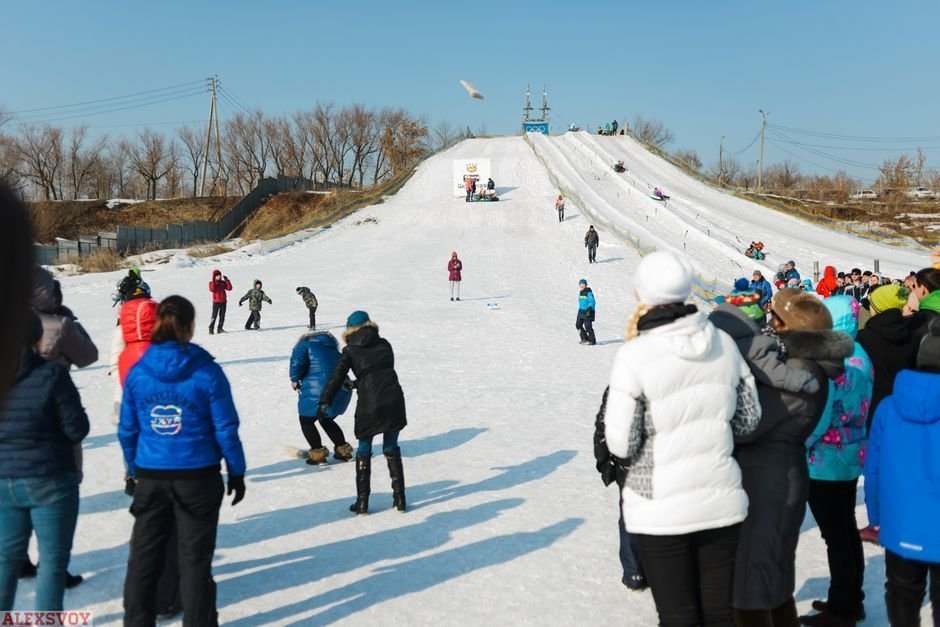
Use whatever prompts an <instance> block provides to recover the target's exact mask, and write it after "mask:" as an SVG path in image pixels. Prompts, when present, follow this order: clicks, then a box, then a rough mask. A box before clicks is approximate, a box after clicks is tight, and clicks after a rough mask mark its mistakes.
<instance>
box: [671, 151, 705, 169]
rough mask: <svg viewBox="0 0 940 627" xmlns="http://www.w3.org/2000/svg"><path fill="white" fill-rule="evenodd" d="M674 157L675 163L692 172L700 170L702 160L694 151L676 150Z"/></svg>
mask: <svg viewBox="0 0 940 627" xmlns="http://www.w3.org/2000/svg"><path fill="white" fill-rule="evenodd" d="M674 156H675V158H676V161H678V162H679V163H681V164H682V165H684V166H685V167H687V168H688V169H690V170H692V171H693V172H698V171H699V170H700V169H701V168H702V160H701V159H699V156H698V153H697V152H695V151H694V150H677V151H676V154H675V155H674Z"/></svg>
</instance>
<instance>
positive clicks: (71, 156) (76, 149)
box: [68, 125, 108, 199]
mask: <svg viewBox="0 0 940 627" xmlns="http://www.w3.org/2000/svg"><path fill="white" fill-rule="evenodd" d="M87 137H88V126H87V125H82V126H77V127H75V128H73V129H72V133H71V135H70V137H69V146H68V172H69V183H70V185H71V187H72V198H73V199H77V198H78V197H79V196H80V195H81V194H82V192H83V191H84V190H85V185H86V184H87V182H88V180H89V179H90V178H91V176H92V175H93V173H94V172H95V170H96V169H97V168H98V166H99V164H100V161H101V155H102V153H104V149H105V146H107V144H108V138H107V136H101V137H99V138H98V139H96V140H92V141H91V142H90V144H89V145H87V146H86V145H85V144H86V141H85V140H86V139H87Z"/></svg>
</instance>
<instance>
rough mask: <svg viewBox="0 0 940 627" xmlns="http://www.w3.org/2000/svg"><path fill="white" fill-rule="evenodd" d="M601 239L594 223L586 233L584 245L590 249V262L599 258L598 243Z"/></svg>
mask: <svg viewBox="0 0 940 627" xmlns="http://www.w3.org/2000/svg"><path fill="white" fill-rule="evenodd" d="M600 241H601V239H600V236H598V234H597V231H595V230H594V225H593V224H592V225H591V226H589V227H588V230H587V233H585V234H584V247H585V248H587V251H588V263H594V260H595V259H596V258H597V245H598V244H599V243H600Z"/></svg>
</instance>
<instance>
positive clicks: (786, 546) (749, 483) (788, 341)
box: [733, 288, 854, 627]
mask: <svg viewBox="0 0 940 627" xmlns="http://www.w3.org/2000/svg"><path fill="white" fill-rule="evenodd" d="M770 307H771V315H772V316H773V318H772V325H773V327H774V329H775V330H776V332H777V334H778V337H779V339H780V342H781V347H782V348H783V349H784V352H785V355H786V357H785V359H786V364H787V366H788V367H790V368H802V369H804V370H806V371H808V372H809V373H810V374H811V375H812V376H813V378H814V379H815V380H816V382H817V383H818V387H814V389H815V391H814V392H800V393H796V392H787V391H784V390H781V389H778V388H771V387H769V386H766V385H759V386H758V396H759V398H760V405H761V410H762V415H761V421H760V424H759V425H758V427H757V429H756V430H755V431H754V432H753V433H750V434H748V435H745V436H736V437H735V459H736V460H737V462H738V465H739V466H740V467H741V479H742V484H743V486H744V490H745V491H746V492H747V495H748V500H749V505H748V513H747V519H745V521H744V523H743V525H742V527H741V537H740V540H739V543H738V553H737V559H736V562H735V571H734V599H733V606H734V616H735V624H736V625H737V626H738V627H751V626H757V625H760V626H763V625H796V624H798V621H799V619H798V616H797V612H796V604H795V602H794V598H793V592H794V588H795V585H796V547H797V543H798V541H799V537H800V525H801V524H802V522H803V518H804V516H805V514H806V502H807V498H808V495H809V470H808V468H807V465H806V446H805V442H806V438H807V437H808V436H809V435H810V433H812V431H813V429H814V428H815V427H816V424H817V423H818V422H819V419H820V417H821V416H822V413H823V410H824V409H825V406H826V399H827V397H828V393H829V387H828V380H830V379H835V378H837V377H838V376H840V375H841V374H842V372H843V371H844V366H843V360H844V359H845V358H846V357H848V356H850V355H851V354H852V350H853V347H854V344H853V341H852V338H850V337H849V336H848V335H846V334H844V333H840V332H836V331H832V330H831V329H832V316H831V315H830V314H829V311H828V310H827V309H826V308H825V307H824V306H823V304H822V301H820V300H819V299H817V298H816V297H815V296H812V295H810V294H808V293H806V292H803V291H801V290H799V289H796V288H786V289H783V290H780V291H779V292H777V294H776V296H774V298H773V300H772V301H771V306H770ZM745 358H746V357H745Z"/></svg>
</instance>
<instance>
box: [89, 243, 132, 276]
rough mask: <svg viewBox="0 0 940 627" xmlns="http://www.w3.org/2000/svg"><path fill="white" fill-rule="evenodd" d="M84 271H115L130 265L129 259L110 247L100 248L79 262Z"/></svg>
mask: <svg viewBox="0 0 940 627" xmlns="http://www.w3.org/2000/svg"><path fill="white" fill-rule="evenodd" d="M78 265H79V267H80V268H81V269H82V271H83V272H114V271H115V270H122V269H124V268H126V267H128V266H129V265H130V264H128V262H127V260H126V259H125V258H124V257H122V256H121V255H120V254H119V253H118V252H117V251H115V250H112V249H110V248H99V249H98V250H96V251H95V252H93V253H91V254H90V255H88V256H87V257H84V258H82V259H81V261H79V263H78Z"/></svg>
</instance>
